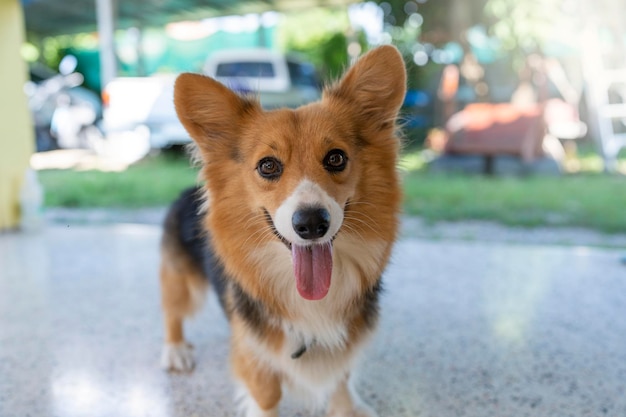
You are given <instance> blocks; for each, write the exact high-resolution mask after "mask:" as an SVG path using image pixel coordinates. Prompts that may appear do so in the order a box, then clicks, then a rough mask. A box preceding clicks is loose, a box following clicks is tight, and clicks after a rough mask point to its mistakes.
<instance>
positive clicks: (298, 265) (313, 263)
mask: <svg viewBox="0 0 626 417" xmlns="http://www.w3.org/2000/svg"><path fill="white" fill-rule="evenodd" d="M263 211H264V214H265V219H266V221H267V223H268V225H269V226H270V228H271V230H272V232H273V233H274V235H275V236H276V237H277V238H278V239H280V241H281V242H283V244H285V246H286V247H287V248H288V249H289V250H290V251H291V259H292V262H293V272H294V275H295V277H296V288H297V289H298V293H299V294H300V296H301V297H302V298H304V299H306V300H312V301H315V300H321V299H322V298H324V297H326V294H328V291H329V290H330V283H331V277H332V272H333V241H334V240H335V237H336V236H337V235H336V234H335V235H334V236H333V237H332V239H331V240H329V241H328V242H325V243H317V244H315V243H313V244H311V245H297V244H293V243H291V242H290V241H289V240H287V239H286V238H285V237H284V236H283V235H281V234H280V232H279V231H278V230H277V229H276V227H275V226H274V221H273V220H272V216H271V215H270V214H269V212H268V211H267V210H265V209H263Z"/></svg>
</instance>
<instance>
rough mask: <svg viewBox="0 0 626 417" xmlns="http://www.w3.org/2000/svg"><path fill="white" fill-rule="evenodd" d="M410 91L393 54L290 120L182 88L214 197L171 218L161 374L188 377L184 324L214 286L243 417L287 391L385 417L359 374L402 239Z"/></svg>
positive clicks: (201, 83) (215, 85)
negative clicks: (359, 383)
mask: <svg viewBox="0 0 626 417" xmlns="http://www.w3.org/2000/svg"><path fill="white" fill-rule="evenodd" d="M405 92H406V73H405V68H404V62H403V60H402V57H401V55H400V53H399V52H398V50H397V49H396V48H394V47H392V46H380V47H378V48H375V49H373V50H372V51H370V52H368V53H367V54H365V55H364V56H362V57H361V58H360V59H359V60H357V62H356V63H355V64H354V65H353V66H352V67H351V68H349V69H348V70H347V72H346V73H345V74H344V76H343V77H342V78H341V79H340V80H339V81H338V82H337V83H335V84H334V85H332V86H329V87H327V88H325V90H324V93H323V96H322V98H321V99H320V101H318V102H315V103H310V104H307V105H304V106H302V107H299V108H297V109H286V108H285V109H277V110H271V111H265V110H263V109H262V108H261V106H260V104H259V103H258V102H257V101H256V100H255V99H253V98H250V97H243V96H240V95H238V94H236V93H234V92H233V91H231V90H229V89H228V88H227V87H226V86H224V85H222V84H220V83H219V82H217V81H215V80H213V79H211V78H209V77H206V76H202V75H197V74H181V75H180V76H179V77H178V78H177V80H176V85H175V89H174V103H175V106H176V111H177V114H178V117H179V118H180V121H181V122H182V124H183V125H184V127H185V128H186V129H187V131H188V132H189V134H190V136H191V137H192V138H193V141H194V142H195V147H196V152H197V154H198V157H199V159H200V162H201V166H202V168H201V173H200V175H201V177H202V179H203V180H204V181H205V185H204V186H202V187H198V188H195V189H190V190H188V191H186V192H184V193H183V194H182V195H181V197H180V198H179V200H178V201H176V202H175V203H174V204H173V206H172V207H171V209H170V211H169V212H168V214H167V217H166V221H165V227H164V235H163V239H162V245H161V252H162V254H161V256H162V262H161V269H160V280H161V290H162V291H161V292H162V307H163V312H164V322H165V346H164V348H163V353H162V358H161V360H162V366H163V367H165V368H166V369H168V370H175V371H188V370H190V369H191V368H192V367H193V357H192V352H191V347H190V345H189V344H188V343H187V341H186V340H185V338H184V335H183V321H184V319H185V318H186V317H188V316H189V315H191V314H192V313H193V312H194V311H196V310H197V309H198V307H199V306H200V305H201V303H202V300H203V298H204V294H205V291H206V290H207V287H209V286H211V287H212V288H213V289H214V290H215V291H216V292H217V294H218V298H219V300H220V303H221V305H222V307H223V309H224V312H225V314H226V316H227V318H228V321H229V324H230V327H231V349H230V363H231V370H232V373H233V378H234V380H235V383H236V384H237V386H238V391H237V392H238V399H239V401H238V404H239V405H240V406H241V410H240V412H241V414H242V415H244V416H246V417H275V416H278V409H279V402H280V399H281V397H282V395H283V391H285V392H288V393H293V394H295V395H297V394H303V395H305V396H306V398H307V399H308V400H309V401H312V402H313V403H314V404H316V405H317V406H318V407H319V408H322V407H323V408H325V409H326V412H327V415H328V416H345V417H347V416H350V417H372V416H375V415H376V413H375V412H374V411H373V410H372V409H371V408H370V407H369V406H367V405H366V404H364V403H363V402H362V401H361V400H360V398H359V397H358V395H357V393H356V391H355V389H354V387H353V379H354V378H353V376H354V372H353V368H354V366H355V362H356V361H357V359H358V358H359V356H360V355H359V353H360V352H361V351H362V350H363V348H364V346H365V345H366V344H367V342H368V341H369V340H370V339H371V336H372V334H373V332H374V330H375V328H376V325H377V318H378V315H379V295H380V292H381V276H382V274H383V270H384V269H385V266H386V264H387V262H388V260H389V257H390V253H391V250H392V246H393V244H394V241H395V239H396V235H397V230H398V223H399V219H398V217H399V212H400V204H401V188H400V184H399V176H398V173H397V170H396V163H397V157H398V153H399V148H400V140H399V138H398V136H397V130H398V129H397V123H396V120H397V117H398V112H399V109H400V106H401V104H402V102H403V99H404V96H405Z"/></svg>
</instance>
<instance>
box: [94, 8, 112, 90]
mask: <svg viewBox="0 0 626 417" xmlns="http://www.w3.org/2000/svg"><path fill="white" fill-rule="evenodd" d="M115 1H116V0H96V16H97V21H98V38H99V40H100V88H101V89H104V87H105V86H106V85H107V84H108V83H109V82H110V81H111V80H112V79H113V78H115V77H116V76H117V61H116V57H115V40H114V33H115V18H116V16H115V10H116V7H115Z"/></svg>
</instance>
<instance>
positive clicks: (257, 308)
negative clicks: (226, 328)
mask: <svg viewBox="0 0 626 417" xmlns="http://www.w3.org/2000/svg"><path fill="white" fill-rule="evenodd" d="M230 289H231V293H232V296H233V303H232V304H233V305H232V309H233V311H234V312H236V313H237V314H238V315H239V316H240V317H241V318H242V319H243V321H244V322H245V323H246V324H247V325H248V326H249V327H250V329H251V330H253V331H255V332H256V333H257V334H258V335H260V336H263V330H264V329H265V326H266V325H267V324H266V323H267V322H266V321H267V317H268V313H267V310H266V309H265V307H264V306H263V304H262V303H261V302H260V301H258V300H255V299H254V298H252V297H251V296H250V295H249V294H248V293H246V292H245V291H244V290H243V288H241V287H240V286H239V285H238V284H237V283H236V282H234V281H230Z"/></svg>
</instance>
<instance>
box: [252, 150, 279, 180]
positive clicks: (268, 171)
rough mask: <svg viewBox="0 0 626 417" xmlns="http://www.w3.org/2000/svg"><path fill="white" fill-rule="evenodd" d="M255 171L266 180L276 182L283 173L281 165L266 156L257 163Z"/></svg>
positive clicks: (276, 160) (274, 159)
mask: <svg viewBox="0 0 626 417" xmlns="http://www.w3.org/2000/svg"><path fill="white" fill-rule="evenodd" d="M256 170H257V171H258V173H259V175H260V176H262V177H263V178H265V179H267V180H277V179H278V177H280V175H281V174H282V173H283V165H282V164H281V163H280V161H279V160H278V159H276V158H272V157H270V156H268V157H266V158H263V159H261V160H260V161H259V164H258V165H257V167H256Z"/></svg>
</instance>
